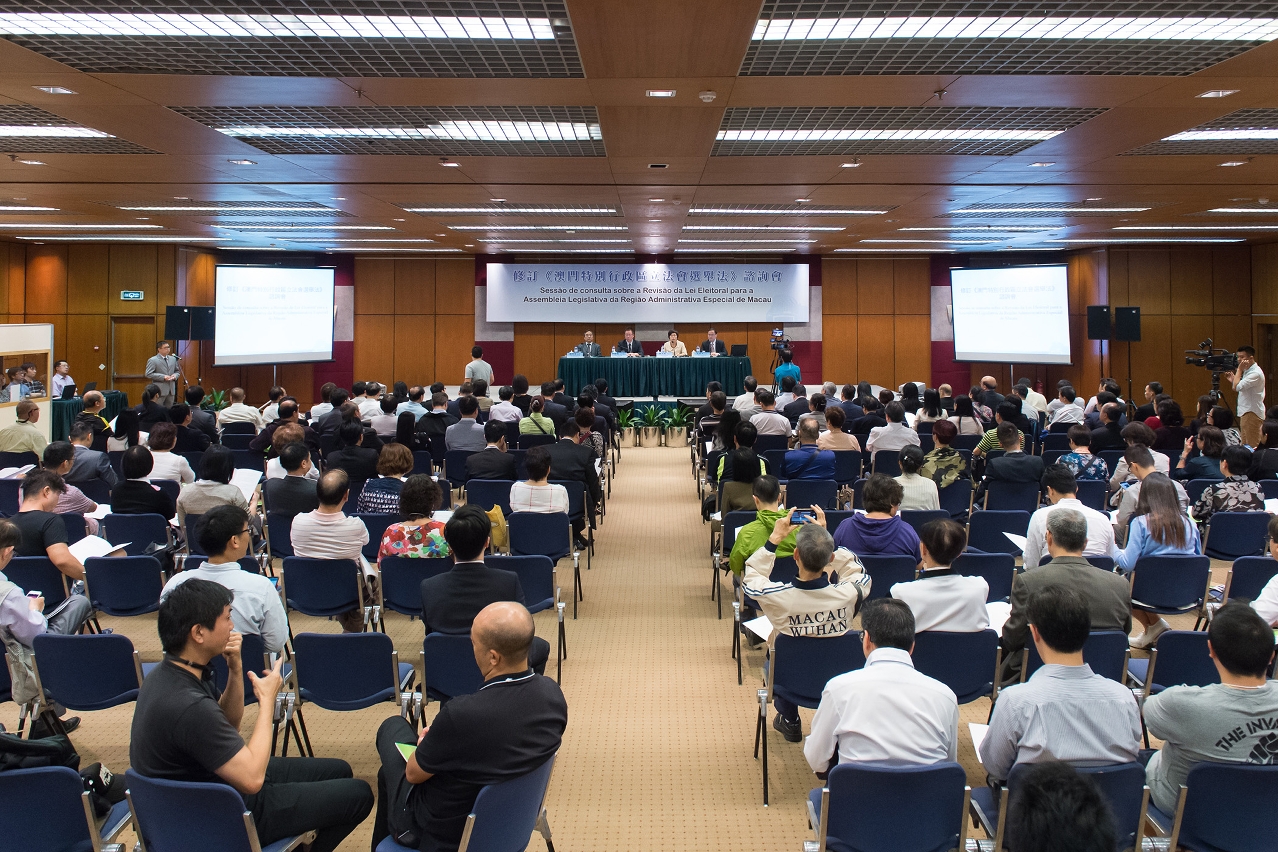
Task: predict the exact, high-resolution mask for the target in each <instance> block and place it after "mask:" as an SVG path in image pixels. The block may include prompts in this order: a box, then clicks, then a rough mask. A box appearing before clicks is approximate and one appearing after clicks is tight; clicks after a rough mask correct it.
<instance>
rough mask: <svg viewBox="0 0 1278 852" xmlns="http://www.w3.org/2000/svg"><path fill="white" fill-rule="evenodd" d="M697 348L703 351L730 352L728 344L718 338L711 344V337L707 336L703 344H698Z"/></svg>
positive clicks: (723, 353) (725, 353)
mask: <svg viewBox="0 0 1278 852" xmlns="http://www.w3.org/2000/svg"><path fill="white" fill-rule="evenodd" d="M697 349H699V350H701V351H702V352H718V353H719V354H720V355H727V354H728V344H726V343H724V342H723V341H722V340H719V339H717V338H716V339H715V341H714V345H713V346H712V345H711V344H710V340H709V338H707V339H705V340H703V341H701V345H700V346H698V347H697Z"/></svg>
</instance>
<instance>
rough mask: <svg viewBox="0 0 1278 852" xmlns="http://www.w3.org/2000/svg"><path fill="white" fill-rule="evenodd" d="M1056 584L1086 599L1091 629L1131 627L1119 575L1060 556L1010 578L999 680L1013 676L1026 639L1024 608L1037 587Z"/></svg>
mask: <svg viewBox="0 0 1278 852" xmlns="http://www.w3.org/2000/svg"><path fill="white" fill-rule="evenodd" d="M1058 583H1059V584H1060V585H1062V586H1068V587H1070V588H1071V589H1077V590H1078V591H1080V592H1082V593H1083V596H1084V597H1085V598H1087V603H1088V607H1089V608H1090V610H1091V613H1092V630H1121V631H1123V632H1124V633H1128V632H1130V631H1131V629H1132V598H1131V593H1130V592H1129V590H1128V587H1127V581H1126V580H1125V579H1123V576H1122V575H1121V574H1114V573H1111V572H1109V571H1101V570H1098V569H1097V568H1096V566H1095V565H1092V564H1091V563H1090V562H1088V561H1087V560H1086V559H1083V558H1082V557H1081V556H1061V557H1058V558H1056V559H1053V560H1052V561H1051V562H1049V563H1047V564H1046V565H1040V566H1038V567H1037V568H1031V569H1029V570H1028V571H1026V572H1025V573H1023V574H1017V575H1016V576H1015V577H1014V578H1013V581H1012V597H1011V601H1012V612H1011V615H1009V616H1008V618H1007V621H1006V622H1005V623H1004V624H1003V680H1004V682H1005V683H1006V682H1007V681H1008V680H1009V679H1013V678H1017V677H1019V675H1020V671H1021V654H1020V651H1021V649H1022V648H1024V647H1026V646H1027V645H1028V644H1029V642H1030V641H1032V640H1031V639H1030V632H1029V625H1028V623H1027V621H1026V607H1027V606H1028V603H1029V597H1030V595H1032V594H1033V593H1034V592H1037V591H1039V590H1040V589H1042V588H1044V587H1046V586H1049V585H1053V584H1058Z"/></svg>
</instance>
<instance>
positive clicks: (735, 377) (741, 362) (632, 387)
mask: <svg viewBox="0 0 1278 852" xmlns="http://www.w3.org/2000/svg"><path fill="white" fill-rule="evenodd" d="M748 375H750V359H749V358H732V357H730V356H726V355H720V356H718V357H715V358H654V357H646V358H560V359H559V378H561V379H563V380H564V387H565V390H566V392H567V393H568V395H569V396H574V395H575V394H576V393H577V392H578V391H580V390H581V389H582V388H583V387H585V386H586V385H588V384H590V383H591V382H593V381H594V380H595V379H607V380H608V393H609V394H610V395H611V396H614V397H617V396H628V397H641V396H650V397H658V396H704V395H705V392H706V384H707V383H709V382H719V383H720V384H722V385H723V389H724V392H725V393H727V394H728V395H729V396H732V395H735V394H736V393H737V391H738V390H740V388H741V387H742V383H743V382H744V381H745V377H746V376H748Z"/></svg>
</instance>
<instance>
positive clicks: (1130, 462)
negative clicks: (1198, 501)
mask: <svg viewBox="0 0 1278 852" xmlns="http://www.w3.org/2000/svg"><path fill="white" fill-rule="evenodd" d="M1139 425H1144V424H1139ZM1160 455H1161V454H1160ZM1164 458H1165V457H1164ZM1123 462H1124V464H1126V465H1127V469H1128V471H1129V472H1130V473H1131V476H1132V479H1133V481H1132V482H1124V483H1123V484H1122V487H1121V488H1119V490H1118V493H1116V494H1115V495H1114V496H1113V498H1112V499H1111V500H1110V505H1111V506H1114V505H1117V508H1118V516H1117V517H1116V518H1115V520H1114V528H1115V530H1116V533H1115V538H1116V539H1117V540H1118V541H1119V542H1120V543H1121V542H1126V541H1127V536H1128V525H1129V524H1130V523H1131V520H1132V517H1133V516H1134V515H1135V514H1136V505H1137V502H1138V501H1139V500H1140V486H1141V483H1142V482H1144V480H1145V477H1147V476H1149V475H1150V474H1151V473H1162V472H1161V471H1159V470H1157V468H1156V465H1157V462H1156V461H1155V456H1154V453H1153V452H1152V451H1151V450H1150V449H1149V448H1148V447H1144V446H1141V445H1140V444H1134V445H1132V446H1130V447H1128V448H1127V452H1125V453H1123ZM1162 475H1163V476H1167V474H1166V473H1162ZM1168 482H1170V483H1171V484H1172V487H1173V488H1174V489H1175V491H1176V499H1177V501H1178V502H1179V503H1180V506H1181V509H1182V511H1186V512H1187V511H1189V494H1187V493H1186V492H1185V486H1183V485H1181V484H1180V483H1179V482H1177V481H1176V480H1174V479H1169V480H1168Z"/></svg>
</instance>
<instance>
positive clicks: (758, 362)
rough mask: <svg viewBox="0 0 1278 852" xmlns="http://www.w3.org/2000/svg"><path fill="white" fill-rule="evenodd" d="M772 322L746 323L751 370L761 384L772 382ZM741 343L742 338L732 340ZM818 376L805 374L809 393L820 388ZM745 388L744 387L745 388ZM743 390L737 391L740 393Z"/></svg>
mask: <svg viewBox="0 0 1278 852" xmlns="http://www.w3.org/2000/svg"><path fill="white" fill-rule="evenodd" d="M772 328H773V326H772V324H771V323H764V322H752V323H748V324H747V325H746V339H745V344H746V347H747V348H746V351H747V352H748V353H749V354H750V370H751V371H752V372H753V373H754V377H755V379H756V380H757V381H758V382H759V384H761V385H770V384H772V370H770V369H769V367H770V366H771V365H772ZM704 339H705V338H703V337H698V338H697V339H696V340H695V341H694V343H700V342H701V341H702V340H704ZM731 342H733V343H740V342H741V340H740V339H736V340H733V341H731ZM817 378H818V377H817V376H811V375H809V376H804V377H803V379H804V383H805V384H806V385H807V386H808V395H809V396H810V395H811V394H813V393H814V392H816V391H818V390H820V384H819V383H817V384H816V385H815V386H814V385H813V383H814V382H816V380H817ZM743 390H744V389H743ZM740 392H741V391H737V393H740Z"/></svg>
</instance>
